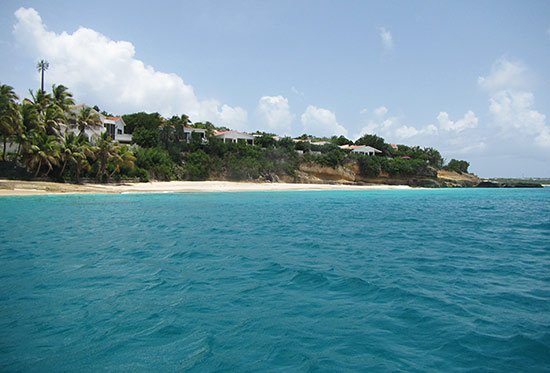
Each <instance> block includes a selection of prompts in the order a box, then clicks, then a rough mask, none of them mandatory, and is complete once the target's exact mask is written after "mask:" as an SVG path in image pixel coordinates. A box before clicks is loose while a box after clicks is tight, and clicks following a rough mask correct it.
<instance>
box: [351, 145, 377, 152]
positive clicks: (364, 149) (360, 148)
mask: <svg viewBox="0 0 550 373" xmlns="http://www.w3.org/2000/svg"><path fill="white" fill-rule="evenodd" d="M353 151H354V152H357V153H358V152H361V151H363V152H369V153H382V151H381V150H378V149H376V148H373V147H372V146H368V145H365V146H359V147H358V148H355V149H353Z"/></svg>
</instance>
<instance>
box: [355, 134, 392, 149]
mask: <svg viewBox="0 0 550 373" xmlns="http://www.w3.org/2000/svg"><path fill="white" fill-rule="evenodd" d="M355 145H367V146H372V147H373V148H375V149H378V150H382V151H383V152H385V151H386V148H387V145H386V142H385V141H384V139H383V138H382V137H380V136H376V135H368V134H367V135H363V136H362V137H360V138H359V139H357V141H355Z"/></svg>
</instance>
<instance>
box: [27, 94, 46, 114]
mask: <svg viewBox="0 0 550 373" xmlns="http://www.w3.org/2000/svg"><path fill="white" fill-rule="evenodd" d="M29 93H30V95H31V98H30V99H29V98H26V99H25V100H24V101H25V102H28V103H30V104H32V105H33V106H34V107H35V109H36V111H37V112H38V114H40V115H43V114H44V112H45V111H46V109H47V108H48V107H49V106H50V105H51V104H52V96H51V95H50V94H49V93H46V92H45V91H43V90H39V91H37V92H36V94H35V93H34V92H33V91H32V89H29Z"/></svg>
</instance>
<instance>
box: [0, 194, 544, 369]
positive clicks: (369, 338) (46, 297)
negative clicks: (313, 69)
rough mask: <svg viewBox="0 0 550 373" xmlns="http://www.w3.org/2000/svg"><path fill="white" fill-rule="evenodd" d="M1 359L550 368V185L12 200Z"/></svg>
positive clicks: (6, 365) (4, 208)
mask: <svg viewBox="0 0 550 373" xmlns="http://www.w3.org/2000/svg"><path fill="white" fill-rule="evenodd" d="M0 221H1V223H0V371H10V372H11V371H46V372H51V371H72V372H96V371H131V372H134V371H196V372H208V371H249V372H263V371H280V372H288V371H304V372H306V371H333V372H334V371H443V372H448V371H494V372H503V371H510V372H517V371H527V372H535V371H549V370H550V189H549V188H545V189H514V190H512V189H453V190H443V189H439V190H387V191H383V190H372V191H309V192H247V193H188V194H127V195H69V196H32V197H0Z"/></svg>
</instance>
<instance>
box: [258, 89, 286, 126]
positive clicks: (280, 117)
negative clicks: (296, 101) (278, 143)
mask: <svg viewBox="0 0 550 373" xmlns="http://www.w3.org/2000/svg"><path fill="white" fill-rule="evenodd" d="M257 110H258V114H259V116H260V119H261V120H262V122H263V123H264V124H265V125H267V128H269V130H271V131H274V132H276V133H278V134H284V135H288V134H289V133H290V126H291V124H292V119H293V115H292V114H291V113H290V106H289V105H288V100H287V99H286V98H285V97H283V96H263V97H262V98H260V100H259V102H258V108H257Z"/></svg>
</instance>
